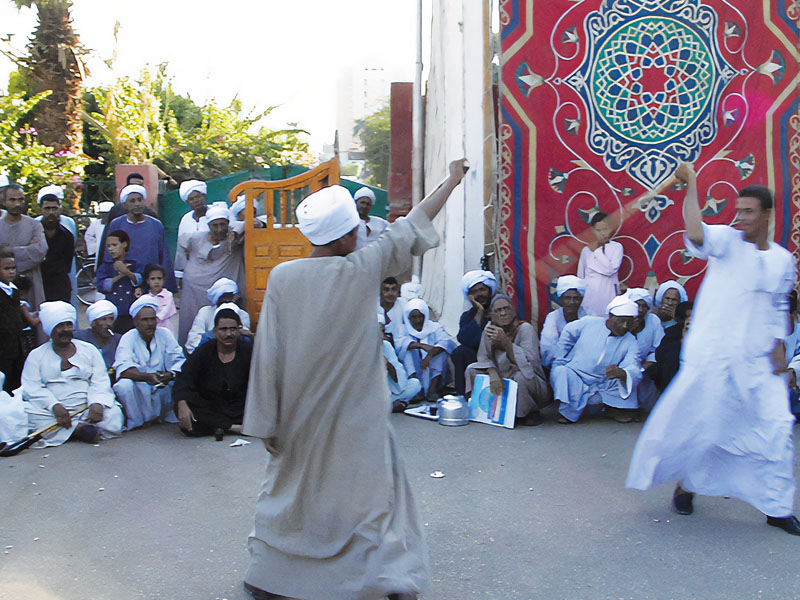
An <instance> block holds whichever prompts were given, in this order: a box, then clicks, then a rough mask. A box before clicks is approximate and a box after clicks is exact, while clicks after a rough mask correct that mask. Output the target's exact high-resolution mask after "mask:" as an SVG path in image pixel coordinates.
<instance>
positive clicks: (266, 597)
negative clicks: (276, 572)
mask: <svg viewBox="0 0 800 600" xmlns="http://www.w3.org/2000/svg"><path fill="white" fill-rule="evenodd" d="M243 583H244V589H245V591H247V593H248V594H250V596H252V597H253V599H254V600H278V599H279V598H280V596H278V595H276V594H270V593H269V592H268V591H266V590H262V589H261V588H257V587H256V586H254V585H250V584H249V583H247V582H246V581H244V582H243Z"/></svg>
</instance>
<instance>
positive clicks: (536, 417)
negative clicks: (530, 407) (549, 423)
mask: <svg viewBox="0 0 800 600" xmlns="http://www.w3.org/2000/svg"><path fill="white" fill-rule="evenodd" d="M517 423H518V424H519V425H523V426H525V427H536V426H537V425H541V424H542V423H544V417H542V413H540V412H539V411H538V410H537V411H534V412H531V413H528V414H527V415H525V416H524V417H521V418H519V419H517Z"/></svg>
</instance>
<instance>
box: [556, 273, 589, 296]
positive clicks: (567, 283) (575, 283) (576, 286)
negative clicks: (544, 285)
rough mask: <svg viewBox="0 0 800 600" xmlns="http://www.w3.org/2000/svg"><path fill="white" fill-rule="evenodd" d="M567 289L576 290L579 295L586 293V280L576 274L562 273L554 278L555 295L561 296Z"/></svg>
mask: <svg viewBox="0 0 800 600" xmlns="http://www.w3.org/2000/svg"><path fill="white" fill-rule="evenodd" d="M569 290H577V291H578V293H579V294H580V295H581V296H584V295H586V281H585V280H583V279H581V278H580V277H578V276H576V275H562V276H561V277H559V278H558V279H557V280H556V296H558V297H559V298H561V296H563V295H564V294H566V293H567V292H568V291H569Z"/></svg>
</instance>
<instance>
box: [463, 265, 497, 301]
mask: <svg viewBox="0 0 800 600" xmlns="http://www.w3.org/2000/svg"><path fill="white" fill-rule="evenodd" d="M479 283H483V284H484V285H486V286H487V287H488V288H489V289H490V290H491V292H492V296H494V293H495V292H496V291H497V277H495V276H494V273H492V272H491V271H481V270H480V269H478V270H476V271H467V272H466V273H464V276H463V277H462V278H461V289H462V290H463V291H464V295H465V296H466V295H467V292H469V291H470V289H472V286H474V285H478V284H479Z"/></svg>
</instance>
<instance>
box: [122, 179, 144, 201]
mask: <svg viewBox="0 0 800 600" xmlns="http://www.w3.org/2000/svg"><path fill="white" fill-rule="evenodd" d="M131 194H141V196H142V198H144V199H145V200H147V190H146V189H145V187H144V186H143V185H138V184H135V183H132V184H131V185H126V186H125V187H124V188H122V191H121V192H120V193H119V201H120V203H122V204H125V200H127V199H128V196H130V195H131Z"/></svg>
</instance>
